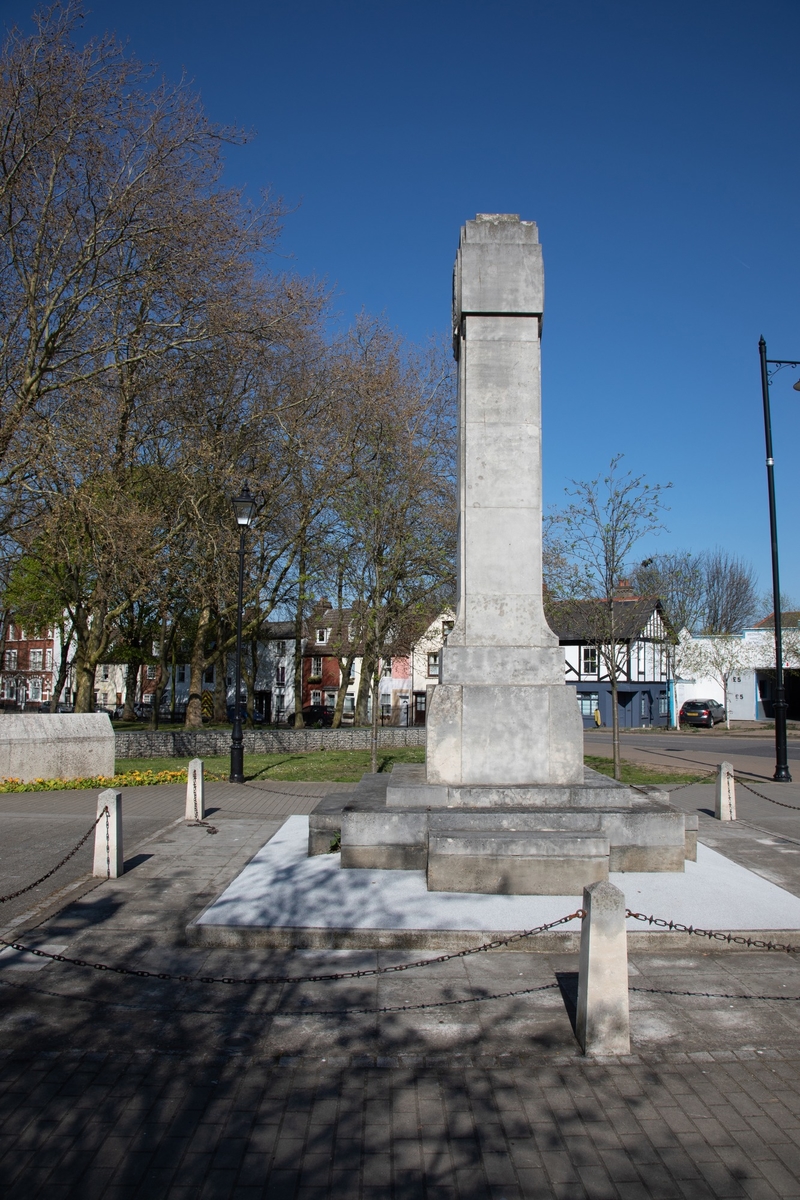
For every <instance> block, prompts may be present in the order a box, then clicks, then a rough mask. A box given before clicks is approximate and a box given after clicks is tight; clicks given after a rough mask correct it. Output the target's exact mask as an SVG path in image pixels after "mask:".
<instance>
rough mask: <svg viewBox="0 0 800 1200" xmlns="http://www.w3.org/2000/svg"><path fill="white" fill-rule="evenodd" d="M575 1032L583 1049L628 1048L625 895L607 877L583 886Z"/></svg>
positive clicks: (615, 1051)
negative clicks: (582, 916)
mask: <svg viewBox="0 0 800 1200" xmlns="http://www.w3.org/2000/svg"><path fill="white" fill-rule="evenodd" d="M583 907H584V909H585V910H586V916H585V917H584V918H583V923H582V926H581V960H580V967H579V974H578V1015H577V1021H576V1026H577V1028H576V1032H577V1035H578V1041H579V1042H580V1045H581V1049H582V1050H583V1053H584V1054H588V1055H591V1054H629V1053H630V1048H631V1039H630V1020H629V1015H628V936H627V932H626V930H625V897H624V895H623V894H622V892H621V891H620V890H619V888H618V887H614V884H613V883H608V881H606V880H604V881H602V882H600V883H592V884H590V885H589V886H588V887H586V888H584V889H583Z"/></svg>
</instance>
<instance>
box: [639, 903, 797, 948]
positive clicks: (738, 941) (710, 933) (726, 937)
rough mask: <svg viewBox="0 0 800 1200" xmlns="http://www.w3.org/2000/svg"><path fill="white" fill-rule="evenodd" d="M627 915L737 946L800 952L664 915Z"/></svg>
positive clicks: (665, 927)
mask: <svg viewBox="0 0 800 1200" xmlns="http://www.w3.org/2000/svg"><path fill="white" fill-rule="evenodd" d="M625 916H626V917H630V918H631V919H632V920H634V921H643V922H644V923H645V924H646V925H655V926H657V928H659V929H671V930H675V932H677V933H691V934H694V935H695V936H696V937H704V938H709V939H710V940H711V941H716V942H729V943H731V944H732V945H736V946H749V947H750V948H751V949H754V950H780V951H782V952H783V953H784V954H800V946H787V945H784V944H783V943H781V942H765V941H763V940H762V939H761V938H750V937H744V936H742V935H741V934H734V933H723V932H722V931H721V930H718V929H696V928H695V927H694V925H684V924H682V923H681V922H680V921H667V920H665V919H664V918H663V917H653V916H645V914H644V913H637V912H633V911H632V910H631V909H630V908H626V909H625Z"/></svg>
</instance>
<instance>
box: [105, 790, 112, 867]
mask: <svg viewBox="0 0 800 1200" xmlns="http://www.w3.org/2000/svg"><path fill="white" fill-rule="evenodd" d="M105 814H106V879H110V878H111V814H110V812H109V811H108V805H106V807H105Z"/></svg>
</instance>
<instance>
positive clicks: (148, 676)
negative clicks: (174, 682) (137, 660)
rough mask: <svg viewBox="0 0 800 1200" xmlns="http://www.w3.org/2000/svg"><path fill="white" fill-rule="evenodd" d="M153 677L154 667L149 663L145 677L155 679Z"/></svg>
mask: <svg viewBox="0 0 800 1200" xmlns="http://www.w3.org/2000/svg"><path fill="white" fill-rule="evenodd" d="M155 677H156V669H155V667H154V666H153V665H152V663H151V664H150V666H148V668H147V678H148V679H155Z"/></svg>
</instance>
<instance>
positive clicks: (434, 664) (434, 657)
mask: <svg viewBox="0 0 800 1200" xmlns="http://www.w3.org/2000/svg"><path fill="white" fill-rule="evenodd" d="M428 677H429V678H430V679H438V678H439V651H438V650H437V651H436V652H435V653H434V654H429V655H428Z"/></svg>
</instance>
